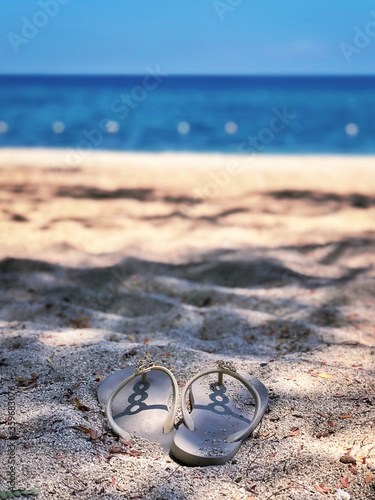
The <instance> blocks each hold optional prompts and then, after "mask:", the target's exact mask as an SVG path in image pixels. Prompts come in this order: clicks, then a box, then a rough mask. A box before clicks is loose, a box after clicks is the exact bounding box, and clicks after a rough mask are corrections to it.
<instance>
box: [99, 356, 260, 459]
mask: <svg viewBox="0 0 375 500" xmlns="http://www.w3.org/2000/svg"><path fill="white" fill-rule="evenodd" d="M214 375H215V377H214ZM224 376H225V378H224ZM213 377H214V379H213ZM236 381H238V382H240V384H238V382H237V383H236ZM189 390H190V392H189ZM188 393H189V402H190V407H191V412H190V413H189V411H188V407H187V402H186V400H187V396H188ZM249 396H250V398H249ZM98 399H99V402H100V403H101V404H103V405H105V409H106V414H107V418H108V422H109V424H110V426H111V427H112V429H113V430H114V431H115V432H116V433H117V434H118V435H119V436H121V437H122V438H124V439H125V440H127V441H129V440H130V438H131V434H135V435H137V436H141V437H144V438H147V439H149V440H151V441H154V442H157V443H159V444H161V445H162V446H163V448H164V449H165V450H170V452H171V454H172V456H174V457H175V458H176V459H177V460H178V461H180V462H182V463H184V464H186V465H199V466H202V465H221V464H224V463H225V462H227V461H228V460H230V459H231V458H232V457H233V456H234V455H235V454H236V453H237V451H238V449H239V448H240V446H241V443H242V442H243V441H244V440H245V439H247V438H248V437H249V436H250V435H251V434H252V432H253V430H254V429H255V427H257V425H258V424H259V423H260V421H261V419H262V417H263V415H264V413H265V411H266V409H267V405H268V391H267V389H266V387H265V386H264V385H263V384H262V382H260V381H259V380H258V379H257V378H255V377H253V376H251V375H249V374H247V373H243V372H237V371H236V368H235V367H234V366H233V365H232V364H231V363H225V362H223V361H218V366H217V368H213V369H209V370H205V371H203V372H200V373H198V374H197V375H195V376H194V377H192V378H191V379H190V380H189V381H188V382H187V384H186V385H185V387H184V389H183V391H182V394H181V412H182V421H183V423H182V424H181V425H180V426H179V427H178V429H176V428H175V418H176V414H177V411H178V408H179V389H178V384H177V381H176V379H175V377H174V376H173V374H172V372H170V371H169V370H168V369H167V368H164V367H163V366H159V365H156V364H153V363H150V362H141V363H140V364H139V365H138V366H137V367H134V366H132V367H129V368H125V369H123V370H120V371H117V372H115V373H113V374H112V375H110V376H109V377H107V378H106V379H105V380H104V381H103V382H102V383H101V384H100V386H99V388H98ZM252 407H253V408H252ZM168 408H169V410H168ZM249 414H250V416H249Z"/></svg>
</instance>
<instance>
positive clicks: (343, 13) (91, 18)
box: [0, 0, 375, 74]
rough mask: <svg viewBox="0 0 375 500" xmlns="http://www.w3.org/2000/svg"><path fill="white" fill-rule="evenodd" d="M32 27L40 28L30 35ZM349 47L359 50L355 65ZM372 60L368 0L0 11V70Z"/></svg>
mask: <svg viewBox="0 0 375 500" xmlns="http://www.w3.org/2000/svg"><path fill="white" fill-rule="evenodd" d="M59 2H60V3H61V4H63V3H64V4H65V5H60V3H59ZM42 4H44V5H47V4H51V5H52V6H53V4H55V12H54V13H55V14H56V15H53V12H52V14H41V11H42V7H41V5H42ZM56 5H58V7H57V9H58V12H57V13H56ZM371 11H373V12H374V16H372V15H371ZM371 20H372V21H374V27H373V28H372V29H373V32H374V36H372V35H371V37H367V38H368V40H367V41H365V42H364V43H362V45H363V47H362V48H360V49H359V48H358V47H356V46H355V45H354V37H355V35H356V31H355V30H356V28H358V29H361V30H363V29H365V27H366V25H367V23H369V22H370V21H371ZM35 21H36V23H35ZM29 22H30V23H31V24H32V25H33V26H34V27H33V26H31V27H30V25H29V26H28V31H27V30H26V32H25V23H26V24H27V23H29ZM38 23H39V25H40V27H35V24H38ZM44 23H45V25H44V26H42V25H43V24H44ZM25 33H26V35H27V37H25V36H24V35H25ZM343 42H344V43H347V44H350V45H352V46H354V47H355V49H356V52H354V53H353V54H351V56H350V62H348V60H347V59H346V58H345V57H344V55H343V52H342V48H341V47H340V44H342V43H343ZM364 45H365V46H364ZM374 62H375V4H374V2H373V1H372V0H359V1H358V2H355V1H354V0H314V1H311V2H310V1H307V0H243V1H242V2H241V0H222V1H221V0H1V5H0V73H73V74H74V73H96V74H105V73H112V74H142V73H145V72H146V70H145V68H146V67H147V66H151V67H155V66H156V65H160V68H161V70H162V71H164V72H166V73H169V74H363V73H367V74H368V73H371V74H373V73H374V70H375V65H374Z"/></svg>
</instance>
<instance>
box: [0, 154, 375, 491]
mask: <svg viewBox="0 0 375 500" xmlns="http://www.w3.org/2000/svg"><path fill="white" fill-rule="evenodd" d="M70 160H71V158H70V157H69V156H67V154H66V152H63V151H47V150H6V149H3V150H1V151H0V190H1V192H0V209H1V210H0V238H1V240H0V241H1V245H0V259H1V260H0V280H1V291H0V329H1V336H0V342H1V343H0V377H1V381H2V384H1V391H0V408H1V413H0V452H1V455H2V458H1V463H2V464H6V461H7V460H8V458H9V453H10V452H9V446H8V447H7V445H9V443H15V450H16V487H17V488H40V490H41V492H40V493H39V496H38V498H41V499H50V498H56V499H65V498H71V497H77V498H87V499H91V498H96V497H100V498H103V499H120V498H144V499H181V500H182V499H189V500H190V499H194V500H201V499H203V498H205V499H207V500H210V499H215V500H216V499H221V498H223V499H224V498H229V499H238V500H242V499H249V498H252V497H254V498H255V499H257V500H266V499H268V498H278V499H298V500H300V499H315V498H316V499H318V498H323V497H325V498H336V492H337V490H338V488H340V487H341V488H342V489H343V490H344V491H346V492H348V493H349V494H350V496H351V499H356V500H359V499H371V498H372V499H373V498H375V486H374V485H375V481H374V479H371V475H370V474H371V473H372V472H373V473H374V475H375V429H374V427H375V410H374V404H375V368H374V366H375V365H374V360H375V340H374V332H375V308H374V305H375V280H374V278H375V266H374V265H375V252H374V250H375V182H374V178H375V177H374V168H375V159H374V158H371V157H334V156H332V157H319V156H314V157H313V156H310V157H286V156H285V157H279V156H257V157H236V156H224V155H198V154H197V155H195V154H171V153H168V154H167V153H166V154H130V153H129V154H122V153H108V152H98V153H95V154H93V153H91V154H89V155H87V156H86V157H85V158H84V159H83V161H81V162H80V163H79V164H78V165H77V164H73V162H71V161H70ZM147 353H150V354H151V355H152V356H153V357H154V359H155V360H157V361H158V362H160V363H162V364H163V365H165V366H166V367H167V368H169V369H171V370H172V371H173V372H174V374H175V376H176V378H177V380H178V381H179V382H180V384H181V385H183V384H184V383H185V382H186V381H187V380H188V379H189V378H190V377H191V376H192V375H193V374H195V373H197V372H198V371H199V370H202V369H204V368H207V367H209V366H215V363H216V361H217V360H218V359H227V360H231V361H233V362H234V363H235V364H236V366H237V368H238V369H240V370H243V371H247V372H249V373H251V374H253V375H255V376H256V377H258V378H259V379H260V380H262V382H263V383H264V384H265V385H266V386H267V387H268V389H269V392H270V405H269V412H268V413H267V414H266V415H265V417H264V419H263V421H262V424H261V425H260V426H259V427H258V429H256V431H255V434H254V437H253V438H250V439H249V440H248V441H246V442H245V443H244V444H243V445H242V446H241V448H240V451H239V452H238V453H237V455H236V456H235V458H234V459H233V460H231V461H230V462H228V463H227V464H226V465H224V466H216V467H205V468H189V467H184V466H182V465H180V464H177V463H176V462H175V461H174V460H173V459H172V458H171V457H169V456H168V455H167V454H165V453H164V452H163V450H162V448H161V447H160V446H158V445H156V444H153V443H150V442H148V441H146V440H144V439H140V438H134V439H133V440H132V446H133V447H132V448H129V447H127V446H126V445H122V444H121V443H120V442H119V441H118V439H117V438H116V436H115V435H114V434H113V433H111V431H110V430H109V429H108V426H107V424H106V420H105V418H104V413H103V411H102V408H101V407H100V406H99V404H98V402H97V400H96V390H97V387H98V384H99V383H100V380H102V379H103V378H104V377H105V376H106V375H108V374H110V373H112V372H113V371H114V370H116V369H119V368H120V367H122V366H127V365H130V364H133V363H136V362H137V361H139V360H140V359H142V358H143V357H144V356H145V355H146V354H147ZM16 377H18V380H16ZM9 394H11V396H9ZM12 395H14V398H15V422H16V425H15V433H16V436H17V439H15V440H13V441H9V440H8V439H7V438H8V437H9V428H10V427H9V425H7V424H8V422H9V421H8V420H7V418H8V417H9V415H8V406H7V403H8V402H9V398H12ZM75 398H77V399H78V401H79V402H80V403H81V404H83V405H85V406H87V408H88V411H82V410H81V409H79V408H78V407H77V405H76V404H75V401H74V399H75ZM73 426H83V427H86V428H90V429H93V430H94V431H95V432H96V433H97V435H98V436H99V438H98V439H92V437H90V435H88V434H86V433H85V432H83V431H82V430H80V429H77V428H73ZM94 437H95V435H94ZM114 446H117V447H120V448H121V450H122V451H124V452H125V453H127V454H120V453H115V454H113V453H112V454H111V453H110V450H111V449H112V448H113V447H114ZM134 450H135V451H139V452H140V454H137V453H134ZM348 452H349V453H350V455H351V456H353V457H355V459H356V461H357V465H356V466H354V465H353V464H351V465H348V464H345V463H342V462H340V457H342V456H343V455H344V454H345V453H348ZM108 457H109V458H108ZM366 480H367V482H366ZM9 488H10V486H9V476H8V471H7V467H5V466H3V467H1V471H0V490H6V489H9ZM319 489H320V491H319ZM324 490H327V492H326V493H324ZM343 498H345V497H343Z"/></svg>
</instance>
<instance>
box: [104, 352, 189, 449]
mask: <svg viewBox="0 0 375 500" xmlns="http://www.w3.org/2000/svg"><path fill="white" fill-rule="evenodd" d="M171 396H172V403H171V408H170V410H169V411H168V403H169V401H170V398H171ZM98 399H99V402H100V403H101V404H103V405H104V404H105V411H106V415H107V419H108V422H109V424H110V426H111V427H112V429H113V430H114V431H115V432H116V433H117V434H118V435H119V436H121V437H122V438H124V439H125V440H126V441H129V440H130V439H131V434H135V435H137V436H141V437H144V438H147V439H149V440H150V441H154V442H156V443H159V444H161V445H162V446H163V448H164V449H165V451H167V450H169V448H170V445H171V443H172V440H173V437H174V434H175V432H176V430H175V428H174V422H175V417H176V413H177V408H178V399H179V398H178V385H177V381H176V379H175V377H174V376H173V374H172V372H170V371H169V370H168V369H167V368H164V367H163V366H158V365H154V364H153V363H147V362H146V363H145V362H143V363H140V365H139V366H138V367H134V366H131V367H129V368H125V369H123V370H119V371H117V372H115V373H113V374H112V375H110V376H109V377H107V378H106V379H105V380H104V381H103V382H102V383H101V384H100V385H99V388H98Z"/></svg>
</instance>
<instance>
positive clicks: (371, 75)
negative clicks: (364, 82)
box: [0, 72, 375, 78]
mask: <svg viewBox="0 0 375 500" xmlns="http://www.w3.org/2000/svg"><path fill="white" fill-rule="evenodd" d="M146 74H147V73H2V72H0V77H2V76H21V77H22V76H32V77H35V76H37V77H51V76H53V77H72V76H74V77H143V76H145V75H146ZM198 77H206V78H218V77H219V78H342V77H344V78H358V77H368V78H374V77H375V73H357V74H347V73H332V74H328V73H324V74H319V73H303V74H295V73H290V74H285V73H272V74H271V73H265V74H264V73H263V74H262V73H238V74H235V73H230V74H228V73H173V74H169V75H166V77H165V78H198Z"/></svg>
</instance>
